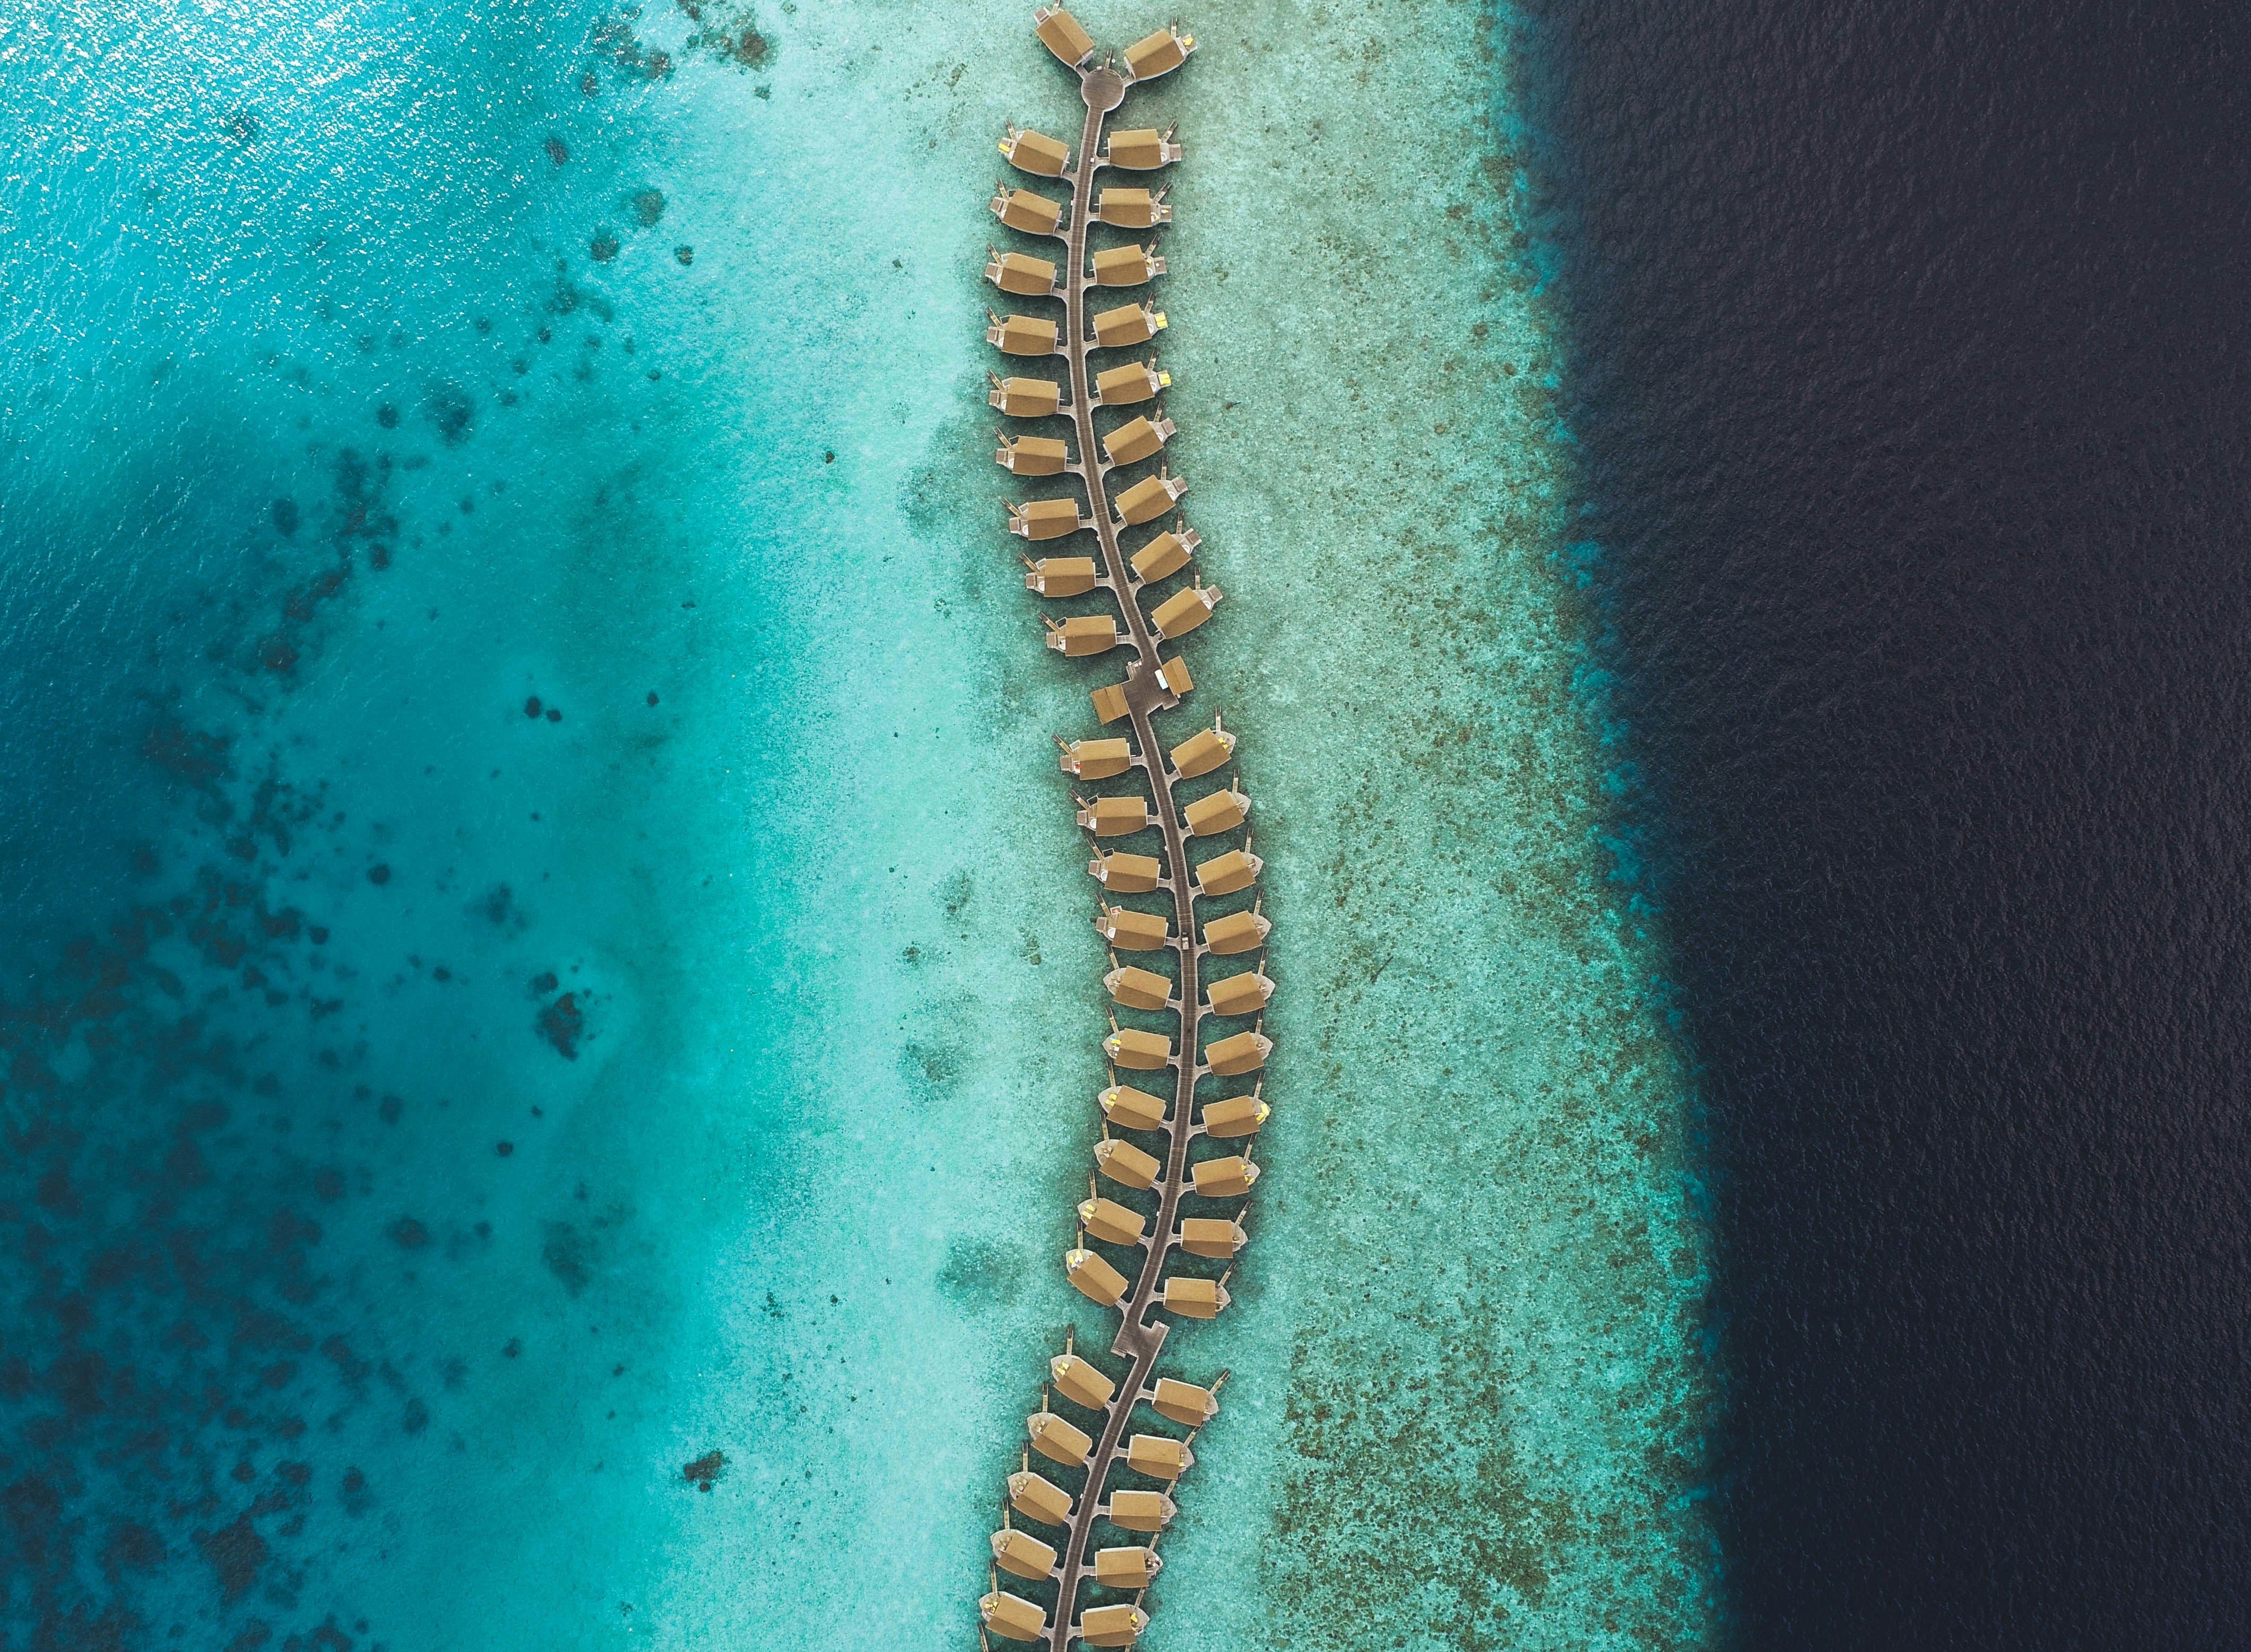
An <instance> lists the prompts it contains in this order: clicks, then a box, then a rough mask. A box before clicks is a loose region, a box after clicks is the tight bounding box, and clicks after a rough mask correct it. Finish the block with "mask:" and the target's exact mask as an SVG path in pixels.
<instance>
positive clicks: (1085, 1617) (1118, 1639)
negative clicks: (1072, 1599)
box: [1070, 1601, 1149, 1647]
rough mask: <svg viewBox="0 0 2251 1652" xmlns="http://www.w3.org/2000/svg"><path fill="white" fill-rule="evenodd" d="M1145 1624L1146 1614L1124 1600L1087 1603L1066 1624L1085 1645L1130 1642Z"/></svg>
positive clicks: (1115, 1644)
mask: <svg viewBox="0 0 2251 1652" xmlns="http://www.w3.org/2000/svg"><path fill="white" fill-rule="evenodd" d="M1148 1627H1149V1614H1147V1613H1146V1612H1144V1611H1142V1610H1141V1608H1140V1607H1137V1606H1133V1605H1130V1604H1128V1603H1126V1602H1125V1601H1120V1602H1119V1603H1118V1604H1117V1605H1115V1606H1098V1607H1087V1609H1086V1610H1085V1611H1084V1612H1083V1613H1081V1614H1079V1619H1078V1621H1077V1622H1076V1623H1074V1624H1072V1625H1071V1626H1070V1628H1071V1633H1072V1634H1073V1635H1077V1637H1078V1638H1079V1639H1080V1640H1081V1641H1083V1642H1085V1643H1086V1644H1087V1645H1089V1646H1104V1647H1109V1646H1131V1645H1132V1644H1133V1642H1135V1641H1136V1640H1138V1639H1139V1637H1140V1634H1141V1631H1142V1630H1144V1629H1146V1628H1148Z"/></svg>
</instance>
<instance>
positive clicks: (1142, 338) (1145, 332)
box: [1094, 304, 1165, 350]
mask: <svg viewBox="0 0 2251 1652" xmlns="http://www.w3.org/2000/svg"><path fill="white" fill-rule="evenodd" d="M1164 330H1165V312H1164V311H1163V310H1161V309H1150V308H1149V306H1147V305H1146V304H1120V305H1119V307H1118V308H1117V309H1105V310H1103V311H1102V312H1100V313H1099V314H1098V315H1097V316H1095V318H1094V343H1095V346H1096V348H1098V349H1100V350H1122V349H1125V347H1127V346H1128V345H1132V344H1147V343H1148V342H1149V341H1150V340H1151V339H1152V338H1154V337H1156V336H1157V335H1158V334H1159V333H1160V332H1162V331H1164Z"/></svg>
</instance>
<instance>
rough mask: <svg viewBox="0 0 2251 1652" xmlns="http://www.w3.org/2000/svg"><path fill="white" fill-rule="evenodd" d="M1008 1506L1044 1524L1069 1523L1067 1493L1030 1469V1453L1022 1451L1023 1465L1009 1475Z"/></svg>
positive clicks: (1062, 1524) (1068, 1497)
mask: <svg viewBox="0 0 2251 1652" xmlns="http://www.w3.org/2000/svg"><path fill="white" fill-rule="evenodd" d="M1008 1506H1009V1507H1010V1508H1011V1509H1014V1510H1015V1511H1016V1512H1017V1513H1018V1514H1020V1515H1022V1516H1023V1517H1024V1518H1025V1519H1027V1520H1036V1521H1038V1522H1039V1523H1040V1524H1042V1525H1043V1526H1067V1525H1069V1524H1070V1513H1071V1502H1070V1493H1068V1492H1066V1491H1064V1490H1063V1488H1062V1487H1061V1486H1058V1485H1056V1484H1055V1483H1054V1482H1051V1481H1048V1480H1043V1479H1042V1478H1041V1477H1040V1476H1039V1475H1035V1474H1034V1473H1033V1472H1032V1454H1031V1453H1029V1451H1028V1452H1026V1453H1025V1454H1024V1460H1023V1467H1022V1468H1019V1469H1018V1470H1017V1471H1016V1472H1015V1474H1012V1475H1009V1476H1008Z"/></svg>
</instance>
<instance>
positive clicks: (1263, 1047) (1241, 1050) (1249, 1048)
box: [1196, 1027, 1274, 1193]
mask: <svg viewBox="0 0 2251 1652" xmlns="http://www.w3.org/2000/svg"><path fill="white" fill-rule="evenodd" d="M1273 1053H1274V1041H1273V1039H1271V1038H1268V1037H1267V1036H1266V1034H1265V1032H1264V1030H1263V1029H1262V1028H1258V1027H1254V1028H1252V1029H1251V1030H1250V1031H1248V1032H1232V1033H1229V1035H1228V1036H1227V1037H1226V1038H1217V1039H1215V1040H1213V1041H1212V1042H1211V1043H1209V1044H1208V1045H1204V1047H1203V1065H1204V1066H1205V1068H1206V1069H1207V1070H1209V1071H1210V1072H1216V1073H1217V1074H1219V1075H1220V1077H1222V1078H1223V1079H1232V1078H1234V1077H1236V1075H1238V1074H1240V1073H1244V1072H1257V1071H1258V1069H1259V1068H1261V1067H1263V1066H1264V1065H1266V1058H1267V1057H1268V1056H1271V1055H1272V1054H1273ZM1196 1190H1197V1191H1198V1192H1199V1193H1201V1192H1202V1190H1203V1189H1202V1186H1201V1185H1199V1186H1198V1187H1197V1189H1196Z"/></svg>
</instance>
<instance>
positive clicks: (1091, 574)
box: [1024, 557, 1102, 597]
mask: <svg viewBox="0 0 2251 1652" xmlns="http://www.w3.org/2000/svg"><path fill="white" fill-rule="evenodd" d="M1101 582H1102V580H1101V576H1100V574H1099V573H1097V571H1096V569H1095V566H1094V559H1093V558H1092V557H1042V558H1041V559H1039V560H1038V561H1036V562H1035V561H1033V560H1032V559H1031V558H1029V557H1026V558H1025V559H1024V589H1025V590H1027V591H1036V592H1038V593H1040V594H1041V595H1042V596H1053V597H1066V596H1081V595H1084V593H1087V592H1089V591H1091V590H1092V589H1094V587H1096V586H1098V585H1099V584H1100V583H1101Z"/></svg>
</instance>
